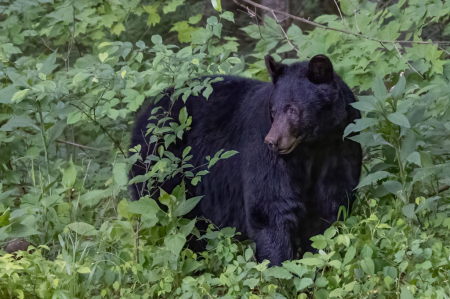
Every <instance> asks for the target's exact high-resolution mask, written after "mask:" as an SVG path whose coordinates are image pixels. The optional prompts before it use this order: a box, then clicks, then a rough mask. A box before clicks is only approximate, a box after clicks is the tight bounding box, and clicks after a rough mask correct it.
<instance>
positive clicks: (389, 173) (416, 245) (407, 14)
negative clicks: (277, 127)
mask: <svg viewBox="0 0 450 299" xmlns="http://www.w3.org/2000/svg"><path fill="white" fill-rule="evenodd" d="M242 2H246V3H251V1H249V0H243V1H242ZM386 3H388V4H389V2H386ZM339 4H340V10H341V12H342V14H343V15H341V16H337V15H323V16H320V17H318V18H317V19H315V20H314V22H315V23H314V24H316V25H315V26H316V29H314V30H313V31H311V32H302V30H301V29H300V28H299V27H298V26H296V25H294V24H293V25H291V26H290V27H289V28H288V29H287V30H285V29H284V28H283V27H281V26H280V21H279V20H278V19H277V16H276V15H270V14H269V15H268V16H266V17H265V19H264V23H261V22H260V21H259V22H258V24H253V25H250V26H246V27H243V28H242V30H243V31H245V32H246V33H247V34H248V35H249V36H250V37H251V38H252V39H254V40H255V49H254V51H253V52H252V53H251V54H249V55H247V56H245V57H244V56H243V55H240V53H239V52H238V46H239V44H238V42H237V39H236V38H235V37H227V36H225V37H223V36H222V29H223V28H224V26H227V22H233V20H234V19H233V13H231V12H223V11H221V7H220V1H218V0H214V1H212V5H213V6H214V7H215V9H216V11H217V12H216V13H215V15H213V16H209V17H206V18H205V17H204V16H202V15H196V14H195V13H196V11H195V9H189V8H188V5H185V3H184V1H183V0H171V1H166V2H162V1H154V2H153V1H152V2H151V3H147V2H145V3H144V1H142V2H141V1H138V0H134V1H100V0H98V1H86V0H81V1H62V0H61V1H55V2H53V1H37V0H30V1H12V2H11V3H9V2H6V3H5V4H4V5H3V6H0V11H1V15H0V20H2V21H1V25H2V29H0V32H1V33H2V34H1V35H0V60H1V62H0V82H1V83H0V84H1V85H0V87H1V88H0V152H1V155H0V179H1V181H0V215H1V216H0V241H1V242H2V243H3V244H6V242H7V241H9V240H12V239H17V238H25V239H26V240H27V241H28V242H30V243H31V244H32V245H31V246H30V247H29V249H33V250H32V251H30V252H26V251H21V252H18V253H15V255H13V254H6V253H4V252H2V256H0V293H1V297H2V298H104V297H107V298H150V297H155V298H156V297H157V298H191V297H193V298H212V297H225V298H235V297H236V298H241V297H244V298H263V297H264V298H303V299H305V298H318V299H321V298H336V297H337V298H402V299H407V298H448V297H449V295H450V289H449V287H448V283H447V282H448V280H449V275H450V272H449V271H450V264H449V262H450V261H449V256H450V244H449V242H450V241H449V240H448V238H447V232H448V229H449V228H450V211H449V209H450V202H449V201H450V197H449V194H448V191H447V190H448V188H449V187H448V185H450V163H449V152H448V149H449V148H450V144H449V143H450V142H449V130H450V112H449V109H447V107H448V106H449V104H450V103H449V98H448V88H449V82H448V81H449V79H450V69H449V67H450V66H449V64H448V63H447V62H448V60H446V58H447V57H448V55H449V53H448V52H447V51H446V50H445V49H444V48H443V47H444V46H445V45H446V43H440V42H433V41H431V40H429V41H427V40H425V41H424V39H423V36H424V33H423V32H428V31H429V30H432V29H433V28H435V27H436V26H440V27H439V28H441V27H443V26H446V24H447V23H448V16H449V12H450V3H448V2H441V1H435V0H420V1H419V0H410V1H404V0H403V1H399V2H398V3H396V4H392V5H385V6H381V7H380V6H377V4H376V3H375V2H370V1H357V0H341V1H340V3H339ZM197 11H198V10H197ZM180 16H181V17H180ZM271 16H273V17H274V18H271ZM180 19H181V21H180ZM202 19H206V21H205V20H203V21H202ZM174 20H176V21H177V22H175V21H174ZM174 22H175V23H174ZM144 24H147V26H148V27H147V28H146V29H142V28H143V27H144ZM168 26H170V29H169V30H170V31H171V32H176V34H177V35H176V36H177V38H178V42H172V44H171V43H170V42H166V35H167V31H168V30H167V28H168ZM137 28H139V29H137ZM430 28H431V29H430ZM448 28H450V27H449V26H446V27H445V29H444V30H443V33H442V35H443V36H446V34H448V33H450V31H449V30H448ZM129 30H130V31H129ZM145 30H147V31H145ZM142 31H145V33H144V35H145V34H146V32H148V31H150V32H153V33H160V35H157V34H152V37H151V44H150V42H144V41H142V40H141V36H143V35H142ZM161 35H162V36H164V38H163V37H162V36H161ZM167 38H168V39H170V38H171V37H167ZM400 38H401V39H402V40H398V39H400ZM268 52H271V53H272V54H273V56H274V57H275V58H276V59H277V60H278V61H280V60H283V58H282V57H293V55H297V57H296V58H285V59H284V60H283V62H285V63H292V62H295V61H301V60H305V59H306V58H307V57H311V56H313V55H315V54H318V53H324V54H327V55H328V56H329V57H330V58H331V59H332V61H333V64H334V66H335V69H336V71H337V72H338V73H339V74H340V75H341V76H342V77H343V79H344V80H345V81H346V82H347V83H348V84H349V86H351V87H352V88H354V91H355V93H358V94H360V95H359V96H358V100H359V101H358V102H356V103H354V104H353V105H354V107H355V108H357V109H359V110H361V111H362V113H363V118H362V119H361V120H358V121H357V122H356V123H355V124H352V125H350V126H348V127H347V129H346V131H345V136H346V137H347V138H350V139H352V140H355V141H357V142H359V143H361V145H362V146H363V147H364V153H365V157H364V174H363V178H362V180H361V182H360V184H359V186H358V189H359V192H358V199H357V201H356V203H355V204H354V207H353V211H352V212H351V213H349V211H346V210H345V209H341V211H340V212H341V215H343V217H344V220H343V221H338V222H336V223H335V224H334V225H333V226H332V227H330V228H329V229H328V230H327V231H326V232H325V233H324V234H323V235H319V236H315V237H313V239H312V240H313V241H314V243H313V246H314V247H315V248H317V250H318V252H317V253H315V254H314V253H306V254H305V255H304V256H303V258H302V259H300V260H294V261H288V262H285V263H284V264H283V266H282V267H273V268H268V261H265V262H263V263H261V264H257V263H256V262H255V259H254V255H253V252H254V249H255V248H254V247H253V244H249V243H242V244H241V243H239V242H237V241H235V240H234V239H233V238H234V236H235V234H236V232H235V230H234V229H232V228H224V229H221V230H219V229H217V228H216V227H215V226H214V225H213V224H211V225H210V226H209V228H208V231H207V232H199V231H197V230H196V228H195V227H194V224H195V220H187V219H183V218H182V216H183V215H185V214H186V213H187V212H189V211H190V209H192V208H193V207H194V206H195V204H196V203H197V202H198V201H199V200H201V198H189V199H187V198H186V194H185V190H184V185H180V186H179V187H177V188H176V189H175V190H174V191H173V192H172V193H171V194H168V193H166V192H165V191H164V190H162V189H160V188H159V186H160V184H161V183H162V182H163V181H164V180H165V179H166V178H168V177H170V176H172V175H174V174H176V173H178V172H182V173H183V174H184V175H185V178H186V179H190V180H192V182H193V183H197V182H198V181H200V180H201V177H202V176H203V175H207V171H203V172H198V171H197V168H196V167H197V166H198V165H190V164H189V159H190V155H189V151H190V149H189V148H187V149H186V150H185V152H184V154H183V159H178V158H176V157H174V155H173V154H171V153H170V152H169V151H167V148H168V146H169V145H170V144H171V143H173V142H176V140H177V139H181V138H182V135H183V130H184V129H185V128H188V127H189V126H190V124H191V123H192V122H195V119H192V118H191V117H190V116H189V115H188V114H187V113H186V111H185V110H183V111H182V113H180V115H176V116H173V115H170V116H169V115H168V114H167V112H164V111H160V110H158V109H155V111H154V117H155V118H157V119H160V122H159V124H158V125H157V126H154V127H150V128H148V130H149V132H151V133H152V134H153V136H154V137H152V140H151V142H157V143H158V147H157V152H155V153H153V155H152V156H150V157H149V158H148V160H147V161H142V158H141V157H140V156H139V155H137V154H135V153H136V152H139V151H138V149H130V153H131V154H130V155H129V154H128V153H127V150H126V149H127V145H128V140H129V138H130V134H129V132H130V127H131V125H132V122H133V121H132V119H133V115H134V113H135V112H136V111H137V109H138V108H139V107H140V106H141V105H142V103H143V102H144V99H145V98H147V97H151V98H152V99H154V100H155V101H157V100H158V99H160V98H161V97H162V96H163V95H164V94H165V92H166V89H167V88H168V87H173V88H174V93H173V95H172V96H173V99H174V100H180V101H181V100H186V99H187V97H188V96H189V95H197V94H199V93H201V94H203V95H204V96H206V97H208V96H209V95H210V94H211V92H212V87H211V83H212V82H213V81H211V80H208V79H207V80H204V81H201V80H197V79H198V78H199V77H201V76H203V75H214V74H217V75H220V74H235V75H241V76H247V77H254V78H258V79H262V80H268V74H267V71H266V70H265V66H264V61H263V57H264V55H266V54H267V53H268ZM214 80H220V77H218V78H216V79H214ZM167 117H171V118H172V119H171V125H170V126H163V125H162V124H163V123H164V121H161V119H166V118H167ZM355 132H360V133H359V135H355V134H352V133H355ZM133 152H134V153H133ZM233 154H236V153H235V152H226V153H223V152H221V151H220V152H218V153H211V155H212V157H210V159H209V161H205V163H207V165H208V166H209V167H214V166H213V165H214V164H215V163H216V162H217V161H218V160H219V159H226V158H227V157H229V156H231V155H233ZM133 163H142V164H141V165H143V167H146V168H147V170H148V173H147V175H145V176H137V177H135V178H133V179H132V182H131V183H133V182H146V184H148V185H149V186H150V188H151V189H152V194H151V196H150V197H149V196H146V197H142V198H141V199H140V200H139V201H137V202H130V201H129V197H130V196H129V193H128V191H127V184H128V177H127V172H128V170H129V169H130V167H131V165H132V164H133ZM155 200H159V202H161V203H162V204H163V205H165V206H167V211H163V210H161V209H160V208H159V207H158V205H157V203H156V201H155ZM305 225H307V224H305ZM192 234H194V235H197V236H198V237H200V236H201V238H203V239H205V240H207V241H208V246H207V251H205V252H202V253H194V252H192V251H191V250H190V249H187V248H186V247H185V246H184V245H185V243H186V241H187V240H188V239H189V238H191V237H192Z"/></svg>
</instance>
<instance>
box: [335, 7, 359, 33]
mask: <svg viewBox="0 0 450 299" xmlns="http://www.w3.org/2000/svg"><path fill="white" fill-rule="evenodd" d="M334 4H336V7H337V9H338V11H339V15H340V16H341V21H342V25H344V27H345V28H347V30H348V31H350V29H349V28H348V27H347V25H345V21H344V17H343V16H342V12H341V8H340V7H339V5H338V4H337V2H336V0H334ZM355 11H356V9H355Z"/></svg>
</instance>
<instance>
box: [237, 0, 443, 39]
mask: <svg viewBox="0 0 450 299" xmlns="http://www.w3.org/2000/svg"><path fill="white" fill-rule="evenodd" d="M241 1H243V2H245V3H248V4H250V5H253V6H255V7H258V8H260V9H262V10H266V11H270V12H274V13H277V14H283V15H285V16H288V17H290V18H292V19H294V20H297V21H300V22H302V23H305V24H309V25H312V26H314V27H318V28H322V29H325V30H332V31H337V32H341V33H345V34H349V35H353V36H356V37H362V38H365V39H368V40H371V41H374V42H378V43H398V44H408V43H410V44H424V45H432V44H450V41H432V42H426V41H410V40H380V39H376V38H372V37H370V36H367V35H364V34H361V33H353V32H350V31H346V30H341V29H337V28H332V27H328V26H325V25H322V24H319V23H316V22H313V21H310V20H307V19H305V18H300V17H297V16H294V15H291V14H288V13H286V12H284V11H279V10H275V9H271V8H269V7H266V6H263V5H261V4H258V3H256V2H253V1H251V0H241Z"/></svg>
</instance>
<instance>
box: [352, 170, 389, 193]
mask: <svg viewBox="0 0 450 299" xmlns="http://www.w3.org/2000/svg"><path fill="white" fill-rule="evenodd" d="M388 176H389V172H387V171H377V172H375V173H371V174H369V175H368V176H366V177H365V178H364V179H363V180H362V181H361V182H360V183H359V184H358V186H356V188H355V189H359V188H362V187H364V186H367V185H370V184H373V183H376V182H378V180H381V179H384V178H386V177H388Z"/></svg>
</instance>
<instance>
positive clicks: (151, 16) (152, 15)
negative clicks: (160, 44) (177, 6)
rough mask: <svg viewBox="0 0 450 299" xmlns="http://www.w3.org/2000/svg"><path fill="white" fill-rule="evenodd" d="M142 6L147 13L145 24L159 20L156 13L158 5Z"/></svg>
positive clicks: (152, 23) (155, 22)
mask: <svg viewBox="0 0 450 299" xmlns="http://www.w3.org/2000/svg"><path fill="white" fill-rule="evenodd" d="M142 8H143V9H144V10H145V11H146V12H147V13H148V19H147V26H150V25H153V26H154V25H156V24H158V23H159V22H160V21H161V16H160V15H159V14H158V6H157V5H155V6H152V5H147V6H142Z"/></svg>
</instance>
